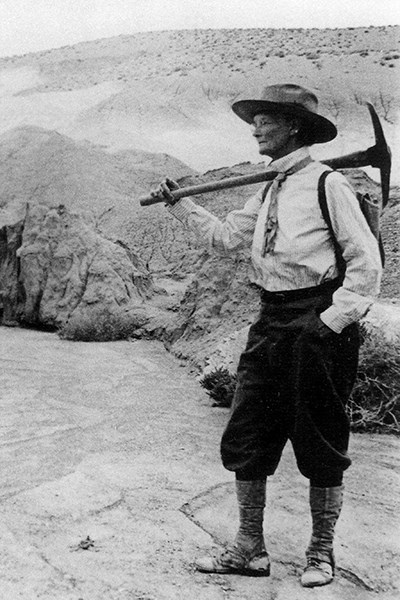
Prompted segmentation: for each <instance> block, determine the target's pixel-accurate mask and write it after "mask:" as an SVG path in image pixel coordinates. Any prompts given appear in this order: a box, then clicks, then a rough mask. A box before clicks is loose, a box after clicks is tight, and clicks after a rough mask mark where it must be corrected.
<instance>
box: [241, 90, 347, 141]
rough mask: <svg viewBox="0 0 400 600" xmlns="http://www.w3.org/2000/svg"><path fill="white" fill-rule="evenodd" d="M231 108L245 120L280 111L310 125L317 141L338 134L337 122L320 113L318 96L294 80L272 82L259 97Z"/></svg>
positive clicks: (309, 127) (330, 138)
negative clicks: (294, 82) (292, 81)
mask: <svg viewBox="0 0 400 600" xmlns="http://www.w3.org/2000/svg"><path fill="white" fill-rule="evenodd" d="M232 110H233V111H234V113H236V114H237V115H238V117H240V118H241V119H243V121H246V123H250V124H252V123H253V119H254V117H255V116H256V115H258V114H260V113H263V112H266V113H272V114H274V113H280V114H285V115H290V116H294V117H299V118H301V119H302V120H303V121H304V122H305V124H306V127H307V132H308V134H309V135H310V138H312V139H313V140H314V143H317V144H318V143H320V144H321V143H323V142H329V141H330V140H333V139H334V138H335V137H336V135H337V129H336V127H335V125H334V124H333V123H332V122H331V121H329V120H328V119H326V118H325V117H323V116H322V115H320V114H319V113H318V98H317V96H316V95H315V94H314V93H313V92H311V91H310V90H307V89H306V88H303V87H301V86H300V85H294V84H291V83H283V84H276V85H269V86H267V87H265V88H264V89H263V91H262V93H261V98H260V99H257V100H239V101H238V102H235V103H234V104H232Z"/></svg>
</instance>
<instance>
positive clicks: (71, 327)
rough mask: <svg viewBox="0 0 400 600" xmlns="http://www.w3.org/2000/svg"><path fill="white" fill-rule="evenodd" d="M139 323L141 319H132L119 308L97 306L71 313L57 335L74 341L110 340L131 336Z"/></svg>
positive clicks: (140, 323) (141, 322)
mask: <svg viewBox="0 0 400 600" xmlns="http://www.w3.org/2000/svg"><path fill="white" fill-rule="evenodd" d="M141 325H143V319H133V318H132V315H129V314H127V313H124V312H123V311H122V310H121V309H118V308H116V309H115V310H112V309H111V308H110V307H107V306H98V307H95V308H93V309H92V310H91V311H90V312H88V313H85V314H83V315H82V314H80V315H79V316H75V315H72V317H71V318H70V320H69V321H68V322H67V323H66V324H65V325H64V326H63V327H62V328H61V329H60V331H59V335H60V337H61V338H62V339H65V340H72V341H74V342H112V341H116V340H127V339H129V338H130V337H133V336H134V333H135V331H136V330H137V329H138V327H140V326H141Z"/></svg>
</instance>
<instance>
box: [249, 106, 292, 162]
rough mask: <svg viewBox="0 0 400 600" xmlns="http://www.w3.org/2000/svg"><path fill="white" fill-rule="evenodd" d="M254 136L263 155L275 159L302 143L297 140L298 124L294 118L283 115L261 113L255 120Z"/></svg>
mask: <svg viewBox="0 0 400 600" xmlns="http://www.w3.org/2000/svg"><path fill="white" fill-rule="evenodd" d="M253 125H254V131H253V136H254V137H255V138H256V140H257V142H258V146H259V152H260V154H262V155H266V156H270V157H271V158H272V159H273V160H275V159H277V158H281V157H282V156H286V154H289V153H290V152H293V151H294V150H296V149H297V148H299V147H300V145H299V144H298V143H297V142H296V134H297V133H298V126H297V125H296V123H295V120H294V119H290V118H286V117H284V116H282V115H275V114H269V113H260V114H258V115H256V116H255V117H254V120H253Z"/></svg>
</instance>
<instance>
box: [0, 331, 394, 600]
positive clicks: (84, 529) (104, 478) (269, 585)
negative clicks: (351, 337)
mask: <svg viewBox="0 0 400 600" xmlns="http://www.w3.org/2000/svg"><path fill="white" fill-rule="evenodd" d="M0 363H1V382H0V402H1V412H2V436H1V440H0V453H1V456H0V464H1V481H2V486H1V492H0V515H1V518H0V580H1V594H0V595H1V598H2V599H4V600H36V599H38V600H106V599H107V600H187V599H189V598H190V599H191V598H198V599H199V600H223V599H226V598H228V599H231V600H250V599H251V600H265V599H268V600H272V599H274V600H276V599H281V600H283V599H285V600H288V599H289V598H290V599H291V600H292V599H293V600H303V598H304V599H305V598H309V597H310V593H311V594H312V595H313V598H318V600H319V599H322V600H324V599H327V600H328V599H329V600H331V599H333V600H339V599H340V600H343V599H344V600H359V599H364V598H365V600H367V599H369V598H371V597H372V598H373V597H379V598H380V599H381V598H382V599H384V600H389V599H390V600H394V598H396V597H398V593H399V582H398V571H397V565H398V564H399V543H398V539H399V535H398V532H399V528H398V524H399V521H398V515H399V504H400V502H399V497H400V495H399V475H398V473H399V469H398V464H399V446H400V442H399V440H398V439H397V438H394V437H388V436H384V435H381V436H379V435H378V436H367V435H364V436H360V435H356V436H353V439H352V446H351V453H352V458H353V463H354V464H353V466H352V467H351V469H350V470H349V471H348V474H347V475H346V497H345V507H344V511H343V517H342V519H341V521H340V522H339V525H338V532H337V544H336V554H337V560H338V566H339V571H338V575H337V577H336V579H335V581H334V583H333V584H332V585H330V586H327V587H326V588H324V589H320V590H317V591H316V590H314V591H311V592H310V590H305V589H302V588H301V587H300V585H299V581H298V576H299V573H300V572H301V568H302V564H303V559H304V550H305V547H306V544H307V542H308V537H309V527H310V523H309V515H308V506H307V482H306V481H305V480H304V479H303V478H302V477H301V475H299V474H298V472H297V470H296V467H295V463H294V459H293V456H292V453H291V450H290V448H289V447H288V448H287V449H286V451H285V454H284V457H283V460H282V463H281V465H280V467H279V469H278V472H277V474H276V475H275V476H274V477H273V478H271V479H270V481H269V484H268V495H267V496H268V505H267V510H266V540H267V545H268V548H269V550H270V553H271V558H272V561H273V564H272V575H271V577H270V578H268V579H263V578H261V579H258V578H257V579H254V578H251V579H249V578H245V577H238V576H225V575H223V576H222V575H205V574H201V573H198V572H196V571H195V570H194V569H193V567H192V563H193V560H194V559H195V557H196V556H198V555H199V554H203V553H204V552H207V551H208V550H209V549H210V548H213V547H215V545H217V544H220V543H226V542H228V541H230V540H231V538H232V536H233V535H234V533H235V528H236V520H237V514H236V507H235V499H234V495H233V477H232V475H231V474H230V473H228V472H227V471H225V470H224V469H223V467H222V466H221V464H220V460H219V439H220V435H221V432H222V429H223V427H224V425H225V422H226V420H227V417H228V412H227V409H218V408H212V407H211V406H210V402H209V399H208V397H207V396H206V395H205V392H204V391H203V390H202V389H201V388H200V386H199V384H198V383H197V382H196V381H195V380H194V379H193V378H192V377H190V376H189V374H188V372H187V370H186V368H184V367H182V366H181V365H180V363H179V362H178V361H177V360H176V359H175V358H174V357H173V356H171V355H169V354H168V353H167V352H166V351H165V350H164V348H163V346H162V345H161V344H160V343H159V342H155V341H135V342H125V341H124V342H109V343H84V342H68V341H65V340H60V339H59V338H58V337H57V335H56V334H54V333H48V332H45V333H44V332H38V331H34V330H24V329H17V328H5V327H2V328H0ZM396 578H397V580H396Z"/></svg>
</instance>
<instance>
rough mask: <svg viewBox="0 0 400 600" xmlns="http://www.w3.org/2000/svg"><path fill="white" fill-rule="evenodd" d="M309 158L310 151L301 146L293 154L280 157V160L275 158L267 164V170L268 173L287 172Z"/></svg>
mask: <svg viewBox="0 0 400 600" xmlns="http://www.w3.org/2000/svg"><path fill="white" fill-rule="evenodd" d="M309 156H310V149H309V147H308V146H302V147H301V148H298V149H297V150H295V151H294V152H291V153H290V154H286V156H282V158H277V159H276V160H273V161H271V162H270V163H269V165H268V167H267V169H268V171H279V172H280V173H284V172H285V171H288V170H289V169H291V168H292V167H294V166H295V165H296V164H297V163H299V162H300V161H301V160H304V159H305V158H308V157H309Z"/></svg>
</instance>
